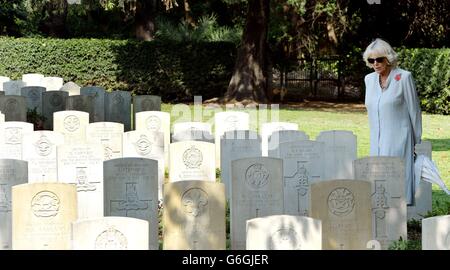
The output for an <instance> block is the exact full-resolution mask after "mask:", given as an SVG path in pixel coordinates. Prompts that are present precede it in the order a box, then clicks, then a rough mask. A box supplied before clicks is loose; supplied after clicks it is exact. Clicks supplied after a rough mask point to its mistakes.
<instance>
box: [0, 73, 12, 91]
mask: <svg viewBox="0 0 450 270" xmlns="http://www.w3.org/2000/svg"><path fill="white" fill-rule="evenodd" d="M10 80H11V79H10V78H9V77H5V76H0V91H4V88H3V83H4V82H8V81H10Z"/></svg>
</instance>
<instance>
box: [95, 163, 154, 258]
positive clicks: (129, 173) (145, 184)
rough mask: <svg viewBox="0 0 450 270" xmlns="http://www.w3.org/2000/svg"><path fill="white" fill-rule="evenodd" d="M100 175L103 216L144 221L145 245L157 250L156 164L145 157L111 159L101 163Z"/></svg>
mask: <svg viewBox="0 0 450 270" xmlns="http://www.w3.org/2000/svg"><path fill="white" fill-rule="evenodd" d="M103 175H104V179H105V180H104V188H105V190H104V207H105V212H104V213H105V216H121V217H133V218H139V219H143V220H146V221H148V224H149V225H148V228H147V235H148V240H147V246H148V247H149V248H150V249H158V164H157V161H155V160H152V159H147V158H118V159H111V160H108V161H105V162H104V164H103ZM142 237H143V236H142Z"/></svg>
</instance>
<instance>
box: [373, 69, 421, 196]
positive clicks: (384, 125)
mask: <svg viewBox="0 0 450 270" xmlns="http://www.w3.org/2000/svg"><path fill="white" fill-rule="evenodd" d="M379 76H380V75H379V74H378V73H376V72H372V73H370V74H368V75H366V77H365V78H364V82H365V84H366V97H365V105H366V108H367V112H368V115H369V126H370V155H371V156H394V157H401V158H403V159H404V161H405V167H406V170H405V175H406V187H405V188H406V189H405V192H406V193H405V194H406V202H407V203H408V204H412V203H413V200H414V195H413V194H414V146H415V144H417V143H420V142H421V137H422V113H421V110H420V104H419V98H418V96H417V92H416V86H415V83H414V80H413V78H412V75H411V72H409V71H406V70H403V69H400V68H395V69H392V70H391V72H390V73H389V76H388V79H387V88H386V89H385V90H384V91H382V89H381V86H380V83H379Z"/></svg>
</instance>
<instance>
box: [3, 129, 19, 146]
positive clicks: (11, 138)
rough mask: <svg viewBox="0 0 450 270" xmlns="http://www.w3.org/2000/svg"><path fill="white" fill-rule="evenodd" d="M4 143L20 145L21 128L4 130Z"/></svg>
mask: <svg viewBox="0 0 450 270" xmlns="http://www.w3.org/2000/svg"><path fill="white" fill-rule="evenodd" d="M5 143H6V144H15V145H17V144H21V143H22V128H19V127H8V128H5Z"/></svg>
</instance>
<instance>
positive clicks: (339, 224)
mask: <svg viewBox="0 0 450 270" xmlns="http://www.w3.org/2000/svg"><path fill="white" fill-rule="evenodd" d="M370 189H371V188H370V183H369V182H367V181H362V180H327V181H320V182H318V183H313V184H312V185H311V217H313V218H316V219H319V220H321V221H322V248H323V249H326V250H330V249H333V250H349V249H366V248H367V242H369V241H370V240H371V239H372V223H371V214H370V213H371V203H370V193H371V192H370Z"/></svg>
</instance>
